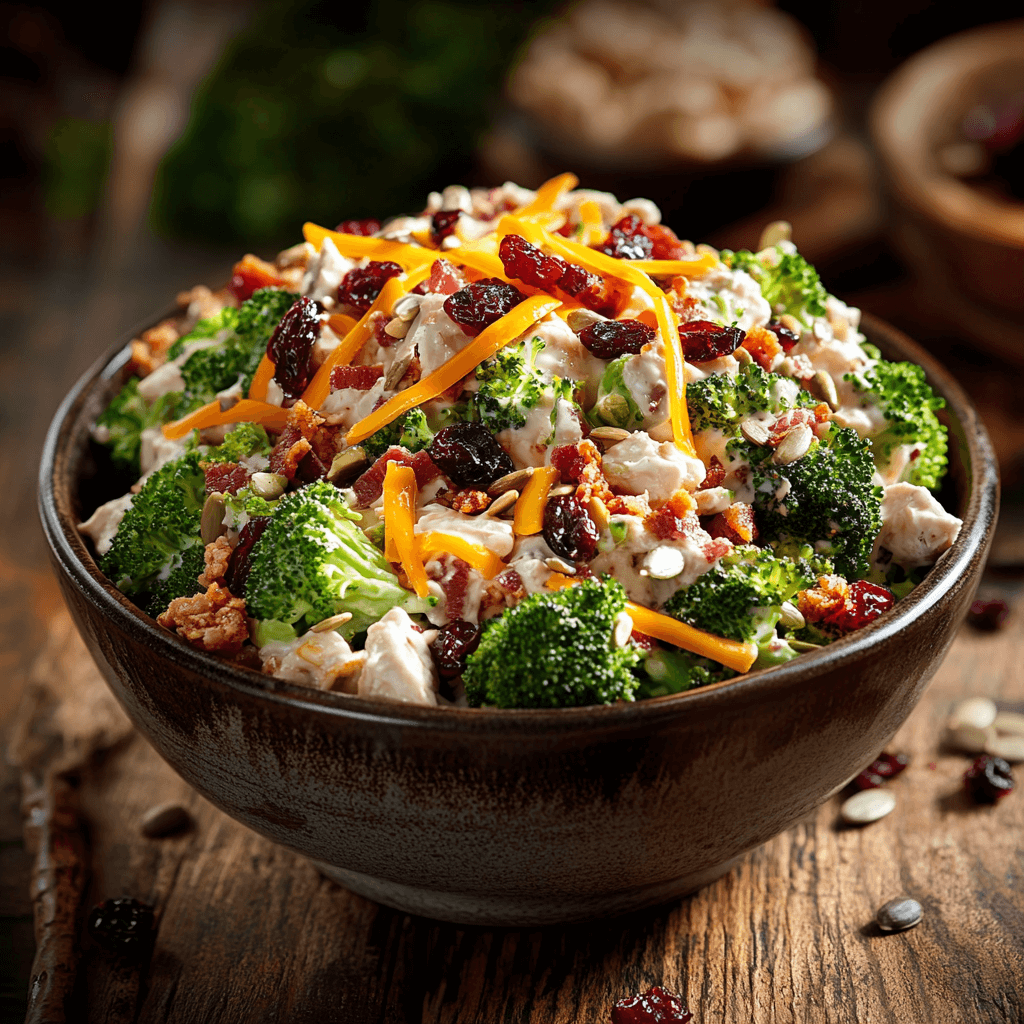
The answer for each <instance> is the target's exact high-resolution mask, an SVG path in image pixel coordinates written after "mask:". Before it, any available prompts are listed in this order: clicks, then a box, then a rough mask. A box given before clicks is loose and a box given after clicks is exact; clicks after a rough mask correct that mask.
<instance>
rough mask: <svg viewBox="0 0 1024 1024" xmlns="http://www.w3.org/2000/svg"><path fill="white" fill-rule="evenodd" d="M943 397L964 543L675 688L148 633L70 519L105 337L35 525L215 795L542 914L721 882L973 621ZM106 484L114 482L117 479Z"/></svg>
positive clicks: (101, 391) (439, 895) (936, 374)
mask: <svg viewBox="0 0 1024 1024" xmlns="http://www.w3.org/2000/svg"><path fill="white" fill-rule="evenodd" d="M866 331H867V335H868V338H869V339H870V340H871V341H873V342H874V343H875V344H877V345H878V346H879V347H880V348H881V349H882V351H883V352H884V353H885V354H886V355H887V356H889V357H891V358H897V359H912V360H914V361H917V362H920V363H921V364H923V365H924V366H925V368H926V369H927V371H928V376H929V379H930V381H931V383H932V385H933V386H934V387H935V388H936V389H937V391H938V392H939V393H940V394H942V395H944V396H945V398H946V401H947V403H948V410H947V411H948V414H949V416H948V422H949V425H950V428H951V429H950V436H951V453H950V462H951V473H950V477H949V485H948V496H947V504H948V505H949V507H950V508H951V509H953V510H955V511H956V512H957V513H958V514H959V515H960V516H961V517H962V518H963V519H964V527H963V530H962V532H961V534H960V537H959V539H958V540H957V542H956V543H955V544H954V545H953V547H952V548H951V549H950V550H949V551H948V552H946V553H945V554H944V555H943V556H942V558H941V559H940V560H939V563H938V564H937V565H936V566H935V568H934V569H933V570H932V571H931V573H930V574H929V576H928V578H927V580H926V581H925V582H924V583H923V584H922V585H921V586H920V587H918V589H917V590H916V591H915V592H914V593H913V594H912V595H911V596H910V597H909V598H907V599H906V600H904V601H902V602H901V603H900V604H899V605H898V606H897V608H895V609H894V610H893V611H892V612H890V613H888V614H886V615H884V616H883V617H882V618H880V619H879V620H878V621H877V622H875V623H874V624H872V625H871V626H869V627H867V628H866V629H864V630H861V631H860V632H858V633H855V634H853V635H851V636H849V637H847V638H846V639H844V640H841V641H839V642H838V643H836V644H834V645H832V646H830V647H828V648H827V649H823V650H821V651H820V652H816V653H813V654H807V655H804V656H803V657H801V658H799V659H797V660H796V661H794V662H790V663H789V664H787V665H783V666H781V667H778V668H773V669H769V670H766V671H760V672H754V673H751V674H750V675H747V676H744V677H743V678H741V679H739V680H736V681H734V682H727V683H720V684H717V685H714V686H708V687H706V688H704V689H700V690H696V691H693V692H691V693H686V694H682V695H679V696H674V697H663V698H659V699H656V700H649V701H642V702H639V703H636V704H622V705H613V706H607V707H606V706H601V707H587V708H575V709H568V710H554V711H498V710H487V709H476V710H471V709H443V708H425V707H408V706H404V705H399V704H386V703H371V702H369V701H366V700H362V699H360V698H357V697H351V696H346V695H344V694H340V693H324V692H321V691H318V690H310V689H306V688H303V687H300V686H295V685H292V684H290V683H286V682H282V681H280V680H276V679H273V678H270V677H267V676H261V675H259V674H257V673H255V672H251V671H249V670H247V669H244V668H240V667H236V666H233V665H229V664H225V663H224V662H222V661H219V660H217V659H216V658H214V657H212V656H210V655H207V654H204V653H202V652H199V651H196V650H193V649H192V648H190V647H189V646H187V645H186V644H185V643H184V642H182V641H181V640H179V639H178V638H177V637H175V636H173V635H172V634H171V633H169V632H167V631H166V630H164V629H161V628H160V627H159V626H157V625H156V624H155V622H154V621H153V620H152V619H150V618H149V617H148V616H146V615H145V614H144V613H143V612H141V611H139V610H138V609H137V608H135V607H134V606H133V605H132V604H131V603H130V602H129V601H128V600H127V599H126V598H125V597H123V596H122V595H121V594H120V593H119V592H118V591H117V590H116V589H115V588H114V587H113V586H112V585H111V583H110V582H109V581H108V580H107V579H106V578H105V577H104V576H103V575H102V574H101V573H100V571H99V570H98V569H97V567H96V563H95V562H94V560H93V558H92V555H91V554H90V552H89V549H88V548H87V547H86V545H85V543H83V541H82V538H81V537H80V536H79V534H78V533H77V531H76V530H75V523H76V522H77V521H78V520H79V518H80V517H81V515H82V513H83V512H84V513H86V514H88V513H89V512H91V510H92V509H91V506H88V507H85V508H83V507H82V501H83V499H82V495H86V497H87V505H88V502H92V501H98V500H104V499H106V498H108V497H111V496H112V495H111V494H110V493H106V494H103V493H98V490H97V487H96V484H97V481H96V479H94V478H93V477H94V474H95V465H94V463H93V461H92V457H91V455H90V442H89V435H88V428H89V424H90V422H91V420H92V419H93V418H94V417H95V415H96V414H97V413H98V412H99V411H100V410H101V409H102V408H103V406H104V405H105V403H106V402H107V401H108V399H109V398H110V396H111V395H112V394H113V392H114V391H115V389H116V388H117V387H119V386H120V384H121V383H122V381H123V379H124V377H125V364H126V353H125V351H124V349H123V347H120V346H119V347H118V348H117V349H116V350H114V351H113V352H112V353H111V354H109V355H108V356H107V357H105V358H104V359H103V360H101V362H100V363H98V364H97V365H96V366H95V367H94V368H93V369H92V370H90V371H89V372H88V373H87V374H86V375H85V376H84V377H83V378H82V380H81V381H80V382H79V383H78V385H77V386H76V387H75V389H74V390H73V391H72V392H71V394H70V395H69V396H68V398H67V399H66V400H65V402H64V404H63V405H62V406H61V407H60V409H59V411H58V412H57V415H56V417H55V418H54V421H53V424H52V426H51V428H50V432H49V436H48V438H47V442H46V450H45V453H44V455H43V461H42V468H41V478H40V505H41V514H42V521H43V526H44V528H45V531H46V536H47V539H48V541H49V544H50V550H51V552H52V556H53V564H54V566H55V568H56V570H57V574H58V576H59V579H60V583H61V585H62V587H63V590H64V595H65V597H66V599H67V602H68V605H69V606H70V608H71V611H72V613H73V615H74V617H75V620H76V622H77V623H78V627H79V629H80V630H81V632H82V635H83V636H84V638H85V641H86V643H87V644H88V646H89V649H90V650H91V651H92V654H93V656H94V657H95V659H96V662H97V664H98V665H99V666H100V668H101V669H102V671H103V673H104V674H105V676H106V678H107V680H108V682H109V683H110V686H111V687H112V689H113V691H114V693H115V694H116V695H117V698H118V700H120V702H121V704H122V705H123V706H124V708H125V710H126V711H127V712H128V714H129V715H130V716H131V718H132V720H133V721H134V723H135V724H136V726H137V727H138V729H139V730H140V732H142V734H143V735H144V736H145V737H146V738H147V739H148V740H149V742H150V743H152V744H153V746H154V747H155V748H156V749H157V751H158V752H159V753H160V754H161V755H162V756H163V757H164V758H165V759H166V760H167V761H168V762H169V763H170V764H171V765H172V766H173V767H174V768H175V770H176V771H177V772H178V773H179V774H180V775H181V776H182V777H183V778H184V779H185V780H186V781H187V782H188V783H189V784H190V785H192V786H194V787H195V788H196V789H197V790H198V791H199V792H200V793H202V794H203V795H204V796H205V797H207V799H209V800H211V801H212V802H213V803H214V804H216V805H217V806H218V807H220V808H222V809H223V810H224V811H226V812H227V813H228V814H230V815H231V816H232V817H234V818H237V819H238V820H239V821H241V822H244V823H245V824H246V825H248V826H249V827H250V828H253V829H255V830H256V831H257V832H260V833H262V834H263V835H265V836H268V837H269V838H271V839H273V840H275V841H277V842H279V843H282V844H284V845H285V846H288V847H290V848H291V849H293V850H297V851H299V852H301V853H303V854H305V855H306V856H308V857H310V858H312V859H313V860H314V861H315V862H316V863H317V864H318V865H319V866H320V867H321V868H322V869H323V870H324V871H325V872H326V873H327V874H328V875H329V876H330V877H332V878H334V879H336V880H337V881H338V882H340V883H341V884H342V885H345V886H347V887H348V888H350V889H352V890H354V891H355V892H357V893H360V894H362V895H364V896H368V897H370V898H371V899H374V900H378V901H379V902H381V903H385V904H388V905H389V906H392V907H397V908H399V909H401V910H404V911H408V912H411V913H416V914H425V915H428V916H430V917H437V918H442V919H444V920H448V921H456V922H465V923H474V924H486V925H510V926H524V925H540V924H549V923H554V922H563V921H573V920H581V919H587V918H596V917H603V916H608V915H612V914H617V913H621V912H625V911H631V910H636V909H639V908H641V907H646V906H650V905H653V904H657V903H661V902H663V901H666V900H669V899H673V898H675V897H678V896H681V895H683V894H685V893H688V892H691V891H693V890H694V889H697V888H699V887H700V886H702V885H705V884H706V883H708V882H710V881H711V880H712V879H714V878H717V877H718V876H719V875H721V874H723V873H724V872H726V871H728V870H729V868H730V867H731V866H732V865H733V864H734V863H735V862H736V860H737V859H738V858H739V857H741V856H742V855H743V854H744V853H746V852H747V851H748V850H751V849H753V848H754V847H756V846H758V845H759V844H760V843H763V842H765V841H766V840H768V839H770V838H771V837H772V836H775V835H777V834H778V833H779V832H781V831H782V830H783V829H785V828H788V827H789V826H790V825H792V824H793V823H794V822H795V821H797V820H799V819H800V818H802V817H803V816H804V815H806V814H807V813H808V812H810V811H812V810H813V809H814V808H815V807H817V806H818V805H819V804H821V803H822V802H823V801H824V800H825V799H826V798H827V797H828V796H829V795H831V794H832V793H834V792H835V791H836V790H837V789H838V788H839V787H841V786H842V785H843V783H845V782H846V781H847V780H848V779H849V778H850V777H851V776H853V775H854V774H855V773H856V772H857V771H858V770H859V769H860V768H862V767H863V766H864V765H865V764H867V763H868V762H869V761H870V760H871V759H872V758H873V757H874V756H875V755H876V754H877V753H878V752H879V751H880V750H881V749H882V747H883V746H884V745H885V743H886V742H887V741H888V740H889V738H890V737H891V736H892V735H893V733H894V732H895V731H896V729H897V728H898V727H899V725H900V724H901V723H902V722H903V721H904V719H905V718H906V717H907V715H908V714H909V713H910V711H911V709H912V708H913V707H914V705H915V703H916V702H917V700H918V698H919V696H920V695H921V692H922V690H923V689H924V686H925V684H926V683H927V682H928V680H929V678H930V677H931V675H932V673H933V672H934V671H935V669H936V668H937V666H938V665H939V663H940V662H941V660H942V658H943V655H944V654H945V653H946V650H947V648H948V647H949V645H950V642H951V641H952V639H953V636H954V634H955V633H956V631H957V628H958V626H959V625H960V623H961V621H962V620H963V617H964V615H965V613H966V610H967V608H968V605H969V603H970V600H971V598H972V595H973V594H974V590H975V587H976V585H977V582H978V578H979V575H980V573H981V570H982V566H983V563H984V560H985V554H986V552H987V549H988V545H989V541H990V539H991V535H992V530H993V526H994V523H995V517H996V503H997V497H998V480H997V476H996V465H995V459H994V457H993V453H992V448H991V446H990V444H989V440H988V437H987V436H986V434H985V430H984V428H983V427H982V425H981V423H980V421H979V419H978V416H977V414H976V413H975V412H974V410H973V409H972V408H971V406H970V404H969V403H968V400H967V398H966V397H965V396H964V393H963V392H962V391H961V390H960V388H959V387H958V386H957V385H956V383H955V382H954V381H953V380H952V379H951V378H950V377H949V376H948V374H946V373H945V372H944V371H943V370H942V369H941V368H940V367H939V366H937V365H936V364H935V363H934V362H932V361H931V360H930V359H929V358H928V357H927V355H926V354H925V353H924V352H923V351H922V350H921V349H920V348H918V347H917V346H916V345H914V344H913V343H912V342H910V341H909V340H908V339H906V338H905V337H903V336H902V335H900V334H898V333H897V332H896V331H894V330H893V329H892V328H889V327H887V326H885V325H883V324H881V323H879V322H878V321H875V320H872V319H870V318H866ZM107 486H108V489H109V487H110V484H109V482H108V483H107Z"/></svg>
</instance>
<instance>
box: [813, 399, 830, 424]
mask: <svg viewBox="0 0 1024 1024" xmlns="http://www.w3.org/2000/svg"><path fill="white" fill-rule="evenodd" d="M813 412H814V418H815V419H816V420H817V421H818V422H819V423H828V422H829V420H831V419H832V409H831V407H830V406H829V404H828V402H819V403H818V404H817V405H816V406H815V407H814V409H813Z"/></svg>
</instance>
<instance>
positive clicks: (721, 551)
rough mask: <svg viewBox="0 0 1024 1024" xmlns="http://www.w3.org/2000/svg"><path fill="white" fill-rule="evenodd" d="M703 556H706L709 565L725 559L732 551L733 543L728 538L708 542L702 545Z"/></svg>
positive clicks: (716, 538)
mask: <svg viewBox="0 0 1024 1024" xmlns="http://www.w3.org/2000/svg"><path fill="white" fill-rule="evenodd" d="M700 550H701V554H703V555H704V558H705V560H706V561H707V563H708V565H710V564H711V563H712V562H717V561H718V559H719V558H724V557H725V556H726V555H727V554H729V552H730V551H732V541H731V540H729V539H728V537H715V538H714V539H713V540H706V541H704V543H703V544H702V545H701V548H700Z"/></svg>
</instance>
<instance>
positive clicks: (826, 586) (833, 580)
mask: <svg viewBox="0 0 1024 1024" xmlns="http://www.w3.org/2000/svg"><path fill="white" fill-rule="evenodd" d="M849 596H850V585H849V584H848V583H847V582H846V580H844V579H843V578H842V576H819V577H818V585H817V586H816V587H811V588H809V589H808V590H801V591H800V594H799V595H798V597H797V607H798V608H799V609H800V614H801V615H803V617H804V618H805V619H806V620H807V621H808V622H821V621H822V620H823V619H825V618H826V617H827V616H828V615H829V614H831V613H832V612H835V611H838V610H839V609H841V608H843V607H844V606H845V605H846V601H847V598H849Z"/></svg>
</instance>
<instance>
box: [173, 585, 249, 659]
mask: <svg viewBox="0 0 1024 1024" xmlns="http://www.w3.org/2000/svg"><path fill="white" fill-rule="evenodd" d="M156 621H157V622H159V623H160V625H161V626H165V627H166V628H167V629H173V630H175V631H176V632H177V633H178V635H179V636H181V637H184V638H185V639H186V640H187V641H188V642H189V643H190V644H192V646H193V647H198V648H199V649H200V650H202V651H222V652H225V651H226V652H234V651H239V650H241V648H242V644H244V643H245V641H246V640H248V639H249V620H248V617H247V616H246V612H245V602H244V601H243V600H242V599H241V598H240V597H233V596H232V595H231V591H230V590H228V589H227V588H226V587H222V586H221V585H220V584H219V583H211V584H210V585H209V587H208V588H207V590H206V593H205V594H196V596H195V597H176V598H175V599H174V600H173V601H172V602H171V603H170V604H169V605H168V606H167V610H166V611H165V612H162V613H161V614H160V615H159V616H158V617H157V620H156Z"/></svg>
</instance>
